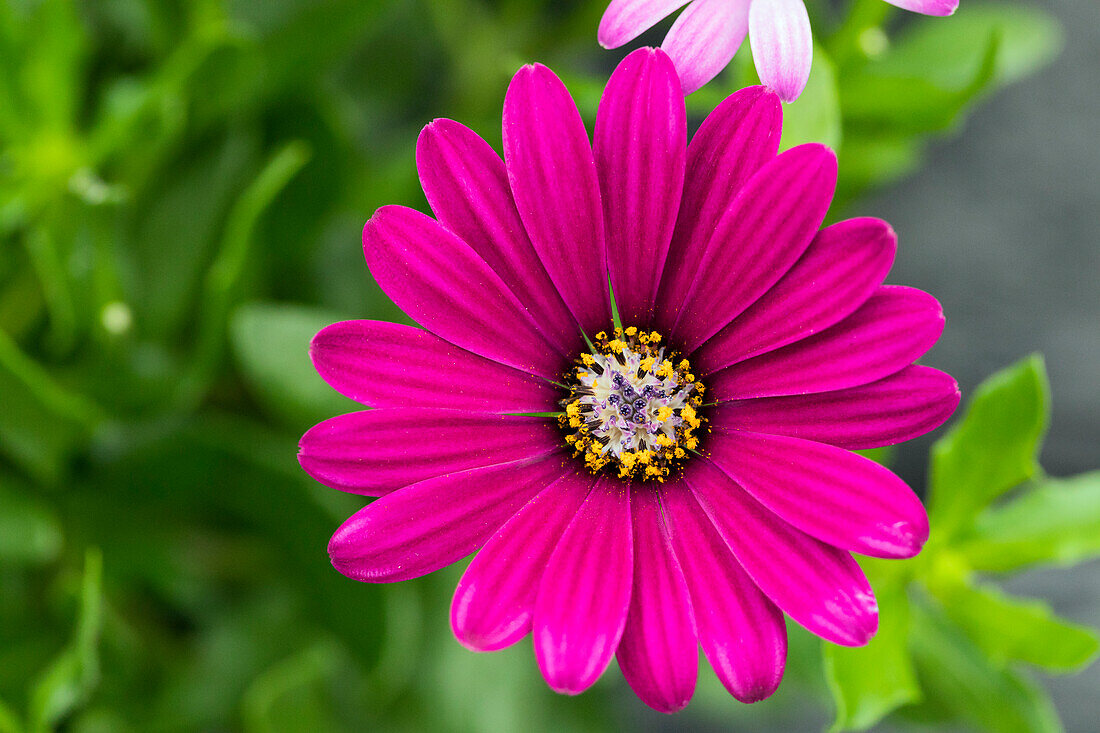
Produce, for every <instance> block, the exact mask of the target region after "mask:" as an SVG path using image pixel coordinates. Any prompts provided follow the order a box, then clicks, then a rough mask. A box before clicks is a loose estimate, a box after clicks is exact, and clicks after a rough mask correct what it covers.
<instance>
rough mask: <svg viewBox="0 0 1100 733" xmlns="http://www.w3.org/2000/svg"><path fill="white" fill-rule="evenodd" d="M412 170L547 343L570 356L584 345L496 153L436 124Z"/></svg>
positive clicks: (439, 212) (424, 135) (446, 123)
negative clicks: (522, 218)
mask: <svg viewBox="0 0 1100 733" xmlns="http://www.w3.org/2000/svg"><path fill="white" fill-rule="evenodd" d="M416 168H417V170H418V171H419V172H420V182H421V185H423V187H424V194H425V196H427V198H428V203H429V204H431V207H432V211H434V212H435V214H436V216H437V217H438V218H439V223H440V224H442V225H443V226H445V227H447V228H448V229H450V230H451V231H452V232H454V233H455V234H457V235H458V236H459V237H460V238H461V239H462V240H463V241H465V242H466V243H467V244H469V245H470V247H471V248H472V249H473V250H474V251H475V252H477V254H478V255H479V256H480V257H481V258H482V259H484V260H485V262H486V263H488V265H489V267H491V268H492V269H493V272H495V273H496V274H497V275H499V276H500V279H501V280H503V281H504V284H505V285H507V286H508V288H509V289H510V290H511V291H512V293H513V294H514V295H515V296H516V298H518V299H519V301H520V302H521V303H523V305H524V306H525V307H526V308H527V310H529V311H530V312H531V313H532V314H533V315H534V317H535V318H534V320H535V325H536V326H537V327H538V328H539V330H540V331H541V332H542V334H543V335H544V336H546V339H547V340H548V341H549V342H550V343H551V344H553V345H554V346H555V347H556V348H557V350H558V351H559V353H562V354H565V355H566V356H567V357H569V358H572V357H573V356H574V355H575V354H576V352H577V350H578V349H580V347H582V346H583V345H584V341H583V339H582V338H581V331H580V327H579V326H578V325H577V322H576V320H575V319H574V318H573V315H572V314H571V313H570V312H569V309H568V308H566V307H565V303H563V302H562V299H561V296H560V295H558V291H557V289H556V288H555V287H554V284H553V283H552V282H551V281H550V276H549V275H547V274H546V269H545V268H544V267H543V266H542V263H541V262H540V261H539V256H538V254H537V253H536V252H535V248H534V247H533V246H531V240H530V239H528V238H527V232H526V231H525V230H524V228H523V222H522V221H520V218H519V212H518V211H517V210H516V203H515V201H514V200H513V199H512V190H511V189H510V188H509V187H508V172H507V171H506V170H505V168H504V161H503V160H501V159H500V156H499V155H497V154H496V151H494V150H493V149H492V147H490V146H489V143H487V142H485V141H484V140H482V139H481V138H480V137H478V135H477V133H475V132H474V131H473V130H471V129H469V128H468V127H466V126H464V125H461V124H459V123H457V122H455V121H454V120H445V119H440V120H435V121H434V122H432V123H431V124H430V125H428V126H427V127H425V128H424V130H423V131H422V132H421V133H420V138H419V139H418V140H417V141H416Z"/></svg>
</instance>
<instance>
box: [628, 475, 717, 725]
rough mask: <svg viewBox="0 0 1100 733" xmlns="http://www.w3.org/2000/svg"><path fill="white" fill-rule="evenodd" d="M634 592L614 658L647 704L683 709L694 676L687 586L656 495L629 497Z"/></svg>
mask: <svg viewBox="0 0 1100 733" xmlns="http://www.w3.org/2000/svg"><path fill="white" fill-rule="evenodd" d="M630 512H631V519H632V521H633V525H634V590H633V592H632V593H631V596H630V612H629V613H628V615H627V617H626V629H625V630H624V631H623V638H622V641H621V642H620V644H619V651H618V652H617V657H618V660H619V667H620V668H621V669H622V671H623V677H625V678H626V681H627V683H628V684H629V685H630V687H631V689H632V690H634V692H635V694H637V695H638V697H640V698H641V699H642V702H644V703H645V704H646V705H648V706H650V707H651V708H653V709H654V710H656V711H658V712H661V713H673V712H676V711H677V710H680V709H682V708H683V707H684V706H686V705H687V704H688V702H689V701H690V700H691V696H692V694H693V693H694V692H695V678H696V676H697V674H698V671H699V654H698V652H697V651H696V647H697V645H696V642H695V629H694V627H693V624H692V619H691V604H690V601H689V600H688V590H687V584H686V582H685V581H684V576H683V573H682V572H681V571H680V566H679V564H678V563H677V562H676V557H675V555H674V554H673V552H672V545H671V544H670V542H669V534H668V528H667V527H666V526H665V520H664V517H662V513H661V504H660V500H659V498H658V495H657V491H656V490H651V489H650V488H649V487H644V488H641V489H639V490H636V491H634V492H632V494H631V500H630Z"/></svg>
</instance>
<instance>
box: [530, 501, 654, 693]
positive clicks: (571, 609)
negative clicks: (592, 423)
mask: <svg viewBox="0 0 1100 733" xmlns="http://www.w3.org/2000/svg"><path fill="white" fill-rule="evenodd" d="M633 563H634V549H633V540H632V538H631V527H630V496H629V490H628V489H627V487H626V485H625V484H623V483H622V482H620V481H616V480H612V479H603V480H601V481H599V482H598V483H597V484H596V486H595V487H594V488H593V489H592V492H591V493H589V495H588V498H587V499H585V501H584V504H582V505H581V508H580V511H578V512H577V516H576V517H575V518H574V519H573V522H572V523H571V524H570V525H569V528H568V529H566V530H565V533H564V534H563V535H562V538H561V542H559V543H558V547H557V549H555V550H554V554H553V555H551V556H550V562H549V564H547V566H546V572H545V573H544V574H543V576H542V584H541V586H540V587H539V594H538V598H537V599H536V600H535V616H534V619H533V628H534V643H535V658H536V659H537V660H538V664H539V669H541V670H542V676H543V677H545V678H546V682H547V684H549V685H550V687H551V688H553V689H554V690H555V691H557V692H562V693H566V694H570V695H576V694H578V693H580V692H583V691H584V690H586V689H588V688H589V687H591V686H592V683H594V682H595V681H596V679H597V678H599V676H600V674H601V673H602V672H603V671H604V669H605V668H606V667H607V665H608V663H609V662H610V661H611V657H612V655H613V654H614V653H615V649H616V648H617V647H618V646H619V639H620V638H621V637H622V633H623V627H624V626H625V624H626V613H627V608H628V607H629V605H630V588H631V583H632V579H633Z"/></svg>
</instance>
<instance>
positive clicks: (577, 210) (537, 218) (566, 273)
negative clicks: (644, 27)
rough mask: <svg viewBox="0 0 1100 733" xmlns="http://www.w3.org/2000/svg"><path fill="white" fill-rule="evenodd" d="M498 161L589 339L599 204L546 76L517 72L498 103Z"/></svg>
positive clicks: (583, 140) (603, 306)
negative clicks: (501, 147)
mask: <svg viewBox="0 0 1100 733" xmlns="http://www.w3.org/2000/svg"><path fill="white" fill-rule="evenodd" d="M504 160H505V163H506V166H507V169H508V181H509V182H510V184H511V186H512V194H513V195H514V196H515V200H516V206H517V208H518V209H519V215H520V218H521V219H522V220H523V224H524V226H525V227H526V229H527V234H528V235H529V236H530V237H531V243H532V244H533V245H534V246H535V251H536V252H538V254H539V259H541V260H542V263H543V265H544V266H545V267H546V271H547V272H548V273H549V274H550V279H551V280H553V282H554V285H555V286H556V287H557V289H558V292H559V293H561V296H562V299H563V300H564V301H565V304H566V305H567V306H569V309H570V310H571V311H572V313H573V315H574V316H576V318H577V320H578V321H580V324H581V326H582V327H583V328H584V329H585V330H586V331H587V332H589V333H594V332H596V331H599V330H601V329H604V328H607V325H608V323H609V322H610V321H611V301H610V300H609V299H608V293H607V249H606V244H605V241H604V222H603V204H602V203H601V202H600V184H599V180H598V178H597V176H596V163H595V161H594V159H593V157H592V146H591V145H589V143H588V132H587V131H586V130H585V128H584V121H583V120H582V119H581V114H580V112H578V111H577V105H576V104H574V103H573V99H572V98H571V97H570V96H569V91H568V90H567V89H566V88H565V85H564V84H562V82H561V80H560V79H559V78H558V77H556V76H555V75H554V72H552V71H550V69H548V68H546V67H545V66H542V65H541V64H537V65H534V66H524V67H523V68H522V69H520V70H519V71H518V72H516V75H515V76H514V77H512V83H511V84H510V85H509V86H508V93H507V95H506V96H505V98H504Z"/></svg>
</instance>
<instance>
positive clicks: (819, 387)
mask: <svg viewBox="0 0 1100 733" xmlns="http://www.w3.org/2000/svg"><path fill="white" fill-rule="evenodd" d="M943 325H944V318H943V309H942V308H940V304H939V303H938V302H937V301H936V299H935V298H933V297H932V296H931V295H929V294H928V293H925V292H922V291H920V290H917V289H915V288H906V287H901V286H897V285H884V286H882V287H881V288H879V289H878V290H877V291H876V292H875V294H874V295H872V296H871V297H870V298H869V299H868V300H867V302H866V303H864V304H863V305H862V306H860V308H859V309H858V310H857V311H856V312H855V313H853V314H852V315H850V316H848V317H847V318H845V319H844V320H843V321H841V322H840V323H838V324H836V325H835V326H831V327H830V328H827V329H825V330H824V331H822V332H821V333H818V334H815V335H813V336H810V337H809V338H806V339H803V340H801V341H796V342H795V343H793V344H790V345H789V346H784V347H783V348H781V349H777V350H775V351H769V352H768V353H766V354H762V355H760V356H757V357H753V358H752V359H748V360H747V361H742V362H740V363H737V364H734V365H733V366H731V367H728V368H726V369H722V370H721V371H718V372H715V373H713V374H711V375H709V376H707V381H706V385H707V387H708V388H709V389H710V393H709V394H710V396H711V398H712V399H715V400H717V401H723V400H735V399H745V398H749V397H774V396H778V395H795V394H812V393H815V392H830V391H832V390H837V389H847V388H849V387H856V386H859V385H861V384H869V383H871V382H874V381H877V380H879V379H882V378H883V377H886V376H889V375H891V374H894V373H895V372H898V371H901V370H902V369H903V368H905V367H906V366H908V365H909V364H911V363H912V362H913V361H915V360H916V359H918V358H919V357H920V356H921V355H922V354H924V352H926V351H928V350H929V349H930V348H932V345H933V344H934V343H936V339H938V338H939V337H940V334H941V333H942V332H943Z"/></svg>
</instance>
